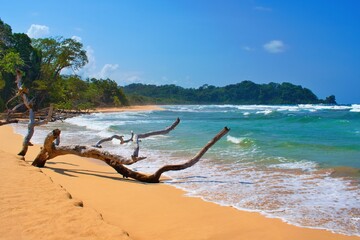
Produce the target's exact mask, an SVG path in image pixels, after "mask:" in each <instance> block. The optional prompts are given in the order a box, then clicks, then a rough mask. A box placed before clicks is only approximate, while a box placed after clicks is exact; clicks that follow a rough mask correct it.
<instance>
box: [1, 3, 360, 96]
mask: <svg viewBox="0 0 360 240" xmlns="http://www.w3.org/2000/svg"><path fill="white" fill-rule="evenodd" d="M0 6H1V7H0V18H1V19H2V20H3V21H4V22H5V23H7V24H9V25H10V26H11V27H12V29H13V32H23V33H28V35H30V36H31V37H35V38H37V37H54V36H63V37H65V38H71V37H75V38H77V39H78V40H79V41H81V42H82V43H83V45H84V48H85V49H86V50H87V52H88V57H89V60H90V62H89V64H88V65H87V66H86V67H84V68H83V69H82V70H81V72H80V73H79V74H82V75H84V76H89V77H98V78H100V77H101V78H107V77H109V78H111V79H113V80H115V81H116V82H118V84H119V85H127V84H130V83H138V82H140V83H148V84H157V85H161V84H176V85H179V86H183V87H196V88H197V87H199V86H202V85H203V84H211V85H215V86H224V85H228V84H233V83H238V82H241V81H243V80H251V81H253V82H255V83H269V82H278V83H281V82H291V83H293V84H297V85H302V86H304V87H307V88H310V89H311V90H313V92H314V93H315V94H316V95H317V96H318V97H320V98H325V97H326V96H329V95H331V94H334V95H335V96H336V99H337V101H338V102H339V103H360V91H359V89H360V1H358V0H300V1H285V0H263V1H261V0H142V1H140V0H103V1H85V0H71V1H70V0H62V1H54V0H48V1H42V0H41V1H40V0H33V1H27V0H13V1H8V0H0Z"/></svg>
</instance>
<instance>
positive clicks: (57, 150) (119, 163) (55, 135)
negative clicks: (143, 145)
mask: <svg viewBox="0 0 360 240" xmlns="http://www.w3.org/2000/svg"><path fill="white" fill-rule="evenodd" d="M177 121H178V120H177ZM177 124H178V123H177ZM177 124H176V125H177ZM173 125H174V124H173ZM173 125H172V126H173ZM176 125H175V126H176ZM167 129H170V130H168V131H171V130H172V129H171V126H170V127H169V128H167ZM167 129H165V132H166V131H167ZM229 130H230V129H228V128H227V127H225V128H224V129H223V130H221V131H220V132H219V133H218V134H217V135H216V136H215V137H214V138H213V139H211V140H210V141H209V142H208V143H207V144H206V145H205V146H204V147H203V148H202V149H201V150H200V151H199V152H198V153H197V154H196V155H195V156H194V157H193V158H192V159H190V160H188V161H187V162H185V163H182V164H177V165H166V166H163V167H161V168H160V169H159V170H157V171H156V172H155V173H154V174H151V175H147V174H144V173H139V172H136V171H133V170H131V169H129V168H127V167H125V166H124V165H129V164H133V163H135V162H137V161H139V160H138V159H137V158H130V159H127V158H124V157H123V156H119V155H115V154H111V153H109V152H106V151H100V150H98V149H96V148H93V147H87V146H80V145H76V146H61V147H58V146H56V143H54V141H56V140H57V141H59V138H60V133H61V131H60V130H59V129H55V130H53V131H52V132H50V133H49V134H48V135H47V137H46V138H45V141H44V145H43V147H42V149H41V151H40V153H39V154H38V156H37V157H36V158H35V160H34V162H33V163H32V165H33V166H36V167H44V166H45V163H46V161H47V160H49V159H52V158H55V157H57V156H61V155H66V154H74V155H77V156H80V157H89V158H94V159H98V160H101V161H103V162H105V163H107V164H108V165H109V166H111V167H112V168H114V169H115V170H116V171H117V172H118V173H120V174H121V175H123V177H127V178H128V177H129V178H133V179H136V180H138V181H141V182H148V183H158V182H159V181H160V177H161V175H162V174H163V173H164V172H167V171H179V170H183V169H186V168H189V167H191V166H193V165H194V164H196V163H197V162H198V161H199V160H200V159H201V157H202V156H203V155H204V154H205V153H206V152H207V151H208V150H209V149H210V148H211V147H212V146H213V145H214V144H215V143H216V142H217V141H219V140H220V139H221V138H222V137H223V136H224V135H225V134H227V132H228V131H229ZM157 135H158V134H157ZM143 136H148V135H146V134H144V135H143Z"/></svg>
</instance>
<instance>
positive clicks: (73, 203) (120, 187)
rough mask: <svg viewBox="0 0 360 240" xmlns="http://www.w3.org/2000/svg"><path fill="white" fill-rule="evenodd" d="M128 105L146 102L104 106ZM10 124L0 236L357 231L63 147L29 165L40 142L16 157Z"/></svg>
mask: <svg viewBox="0 0 360 240" xmlns="http://www.w3.org/2000/svg"><path fill="white" fill-rule="evenodd" d="M152 107H154V106H147V107H146V110H152ZM159 109H161V108H159V107H157V106H156V108H155V107H154V110H159ZM130 110H131V111H140V110H141V111H142V110H144V108H141V107H136V108H131V109H107V110H103V111H102V112H119V111H130ZM13 128H16V124H14V125H12V126H2V127H0V143H1V144H0V162H1V167H0V171H1V173H0V178H1V181H0V186H1V188H0V196H1V202H0V203H1V204H0V209H1V215H0V224H1V226H2V227H1V228H0V239H134V240H145V239H159V240H160V239H173V240H177V239H189V240H190V239H194V240H195V239H196V240H198V239H214V240H216V239H248V240H260V239H269V240H277V239H279V240H280V239H284V240H285V239H294V240H296V239H299V240H303V239H307V240H311V239H314V240H322V239H323V240H332V239H334V240H335V239H336V240H341V239H344V240H347V239H348V240H351V239H353V240H356V239H357V240H359V239H360V237H356V236H345V235H341V234H334V233H332V232H330V231H326V230H321V229H310V228H302V227H297V226H293V225H290V224H287V223H285V222H283V221H282V220H280V219H274V218H267V217H265V216H263V215H261V214H260V213H254V212H246V211H240V210H238V209H235V208H233V207H227V206H220V205H217V204H215V203H212V202H206V201H203V200H202V199H200V198H195V197H188V196H185V192H184V191H182V190H180V189H177V188H174V187H171V186H169V185H165V184H163V183H160V184H144V183H140V182H137V181H133V180H131V179H124V178H123V177H122V176H120V175H119V174H117V173H116V172H115V171H114V170H113V169H112V168H110V167H108V166H107V165H105V164H103V163H102V162H100V161H96V160H92V159H84V158H80V157H77V156H72V155H66V156H60V157H57V158H55V159H51V160H49V161H48V162H47V164H46V165H45V167H44V168H41V169H39V168H35V167H32V166H31V163H32V160H33V159H34V158H35V156H36V155H37V153H38V151H39V149H40V146H39V145H35V146H33V147H30V149H29V152H28V154H27V155H26V156H25V160H21V159H19V157H18V156H17V152H18V151H19V149H20V148H21V143H22V136H20V135H18V134H15V133H14V131H13ZM35 134H36V130H35ZM206 140H207V139H206ZM224 177H225V176H224Z"/></svg>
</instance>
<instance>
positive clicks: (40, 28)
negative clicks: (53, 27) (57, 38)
mask: <svg viewBox="0 0 360 240" xmlns="http://www.w3.org/2000/svg"><path fill="white" fill-rule="evenodd" d="M49 33H50V29H49V27H48V26H45V25H37V24H31V26H30V28H29V29H28V31H27V33H26V34H27V35H28V36H29V37H30V38H40V37H44V36H46V35H48V34H49Z"/></svg>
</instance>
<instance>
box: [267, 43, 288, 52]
mask: <svg viewBox="0 0 360 240" xmlns="http://www.w3.org/2000/svg"><path fill="white" fill-rule="evenodd" d="M263 47H264V49H265V50H266V51H267V52H269V53H281V52H284V51H285V50H286V46H285V44H284V43H283V42H282V41H280V40H272V41H270V42H268V43H266V44H264V46H263Z"/></svg>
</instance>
